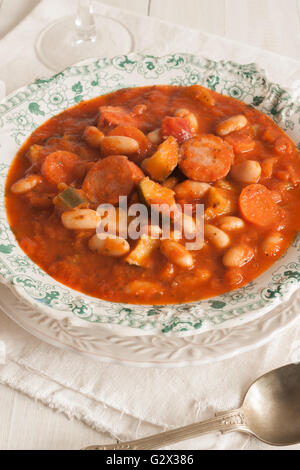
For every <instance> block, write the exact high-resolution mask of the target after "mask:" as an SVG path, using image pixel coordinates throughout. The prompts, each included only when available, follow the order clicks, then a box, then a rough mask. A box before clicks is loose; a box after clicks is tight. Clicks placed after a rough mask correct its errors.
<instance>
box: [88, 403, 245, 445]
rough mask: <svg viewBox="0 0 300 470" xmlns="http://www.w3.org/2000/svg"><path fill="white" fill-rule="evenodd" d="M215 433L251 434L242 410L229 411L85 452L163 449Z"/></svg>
mask: <svg viewBox="0 0 300 470" xmlns="http://www.w3.org/2000/svg"><path fill="white" fill-rule="evenodd" d="M213 431H221V432H223V433H224V432H232V431H244V432H249V431H248V428H247V425H246V420H245V416H244V413H243V411H242V409H239V410H233V411H227V412H225V413H221V414H218V415H217V416H215V417H214V418H211V419H208V420H207V421H203V422H201V423H195V424H190V425H189V426H184V427H182V428H178V429H172V430H171V431H167V432H163V433H160V434H155V435H153V436H149V437H144V438H142V439H137V440H136V441H130V442H119V443H116V444H111V445H103V446H91V447H87V448H86V449H83V450H148V449H161V448H163V447H167V446H169V445H172V444H176V443H177V442H181V441H185V440H188V439H193V438H195V437H198V436H201V435H202V434H207V433H209V432H213Z"/></svg>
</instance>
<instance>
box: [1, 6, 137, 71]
mask: <svg viewBox="0 0 300 470" xmlns="http://www.w3.org/2000/svg"><path fill="white" fill-rule="evenodd" d="M0 1H1V0H0ZM93 3H94V2H93V0H78V7H77V13H76V15H75V16H70V17H65V18H61V19H59V20H57V21H55V22H53V23H51V24H50V25H48V26H47V27H46V28H45V29H44V30H43V31H41V33H40V34H39V36H38V38H37V42H36V51H37V54H38V57H39V59H40V60H41V62H43V63H44V64H45V65H46V66H47V67H48V68H50V69H52V70H54V71H56V72H58V71H60V70H62V69H64V68H66V67H68V66H69V65H72V64H74V63H76V62H79V61H80V60H84V59H87V58H89V57H96V58H98V57H113V56H115V55H119V54H126V53H129V52H131V51H132V49H133V44H134V41H133V37H132V35H131V33H130V31H129V30H128V29H127V28H126V26H124V25H123V24H121V23H120V22H118V21H116V20H114V19H112V18H108V17H106V16H102V15H98V14H95V13H94V5H93Z"/></svg>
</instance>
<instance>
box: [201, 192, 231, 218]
mask: <svg viewBox="0 0 300 470" xmlns="http://www.w3.org/2000/svg"><path fill="white" fill-rule="evenodd" d="M236 206H237V203H236V200H235V193H234V192H232V191H228V190H226V189H221V188H215V187H212V188H211V189H210V190H209V193H208V208H207V209H206V210H205V220H207V221H208V220H212V219H214V218H216V217H219V216H221V215H228V214H232V213H233V212H234V211H235V210H236Z"/></svg>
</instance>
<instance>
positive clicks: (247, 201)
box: [5, 85, 300, 304]
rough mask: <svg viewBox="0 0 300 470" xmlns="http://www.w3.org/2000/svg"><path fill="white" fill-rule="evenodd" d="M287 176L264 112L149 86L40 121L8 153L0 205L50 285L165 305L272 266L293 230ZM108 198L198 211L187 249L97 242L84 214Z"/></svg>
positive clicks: (297, 175)
mask: <svg viewBox="0 0 300 470" xmlns="http://www.w3.org/2000/svg"><path fill="white" fill-rule="evenodd" d="M299 181H300V160H299V154H298V151H297V148H296V146H295V144H294V143H293V142H292V140H291V139H290V138H289V137H288V136H287V135H286V134H285V133H284V132H283V130H281V129H280V128H279V127H278V126H277V125H276V124H275V123H274V122H273V121H272V120H271V119H270V118H269V117H267V116H266V115H264V114H262V113H261V112H259V111H258V110H256V109H254V108H253V107H251V106H248V105H247V104H245V103H242V102H240V101H238V100H235V99H233V98H230V97H227V96H222V95H220V94H218V93H216V92H213V91H210V90H207V89H205V88H202V87H200V86H198V85H195V86H192V87H179V86H153V87H143V88H132V89H123V90H119V91H116V92H114V93H111V94H109V95H105V96H101V97H98V98H95V99H92V100H90V101H86V102H82V103H80V104H78V105H77V106H76V107H73V108H70V109H67V110H66V111H64V112H62V113H61V114H59V115H57V116H55V117H53V118H52V119H50V120H49V121H47V122H45V123H44V124H43V125H42V126H40V127H39V128H38V129H36V130H35V131H34V133H33V134H32V135H31V136H30V137H29V139H28V140H27V141H26V143H25V144H24V145H23V146H22V148H21V149H20V150H19V152H18V154H17V156H16V157H15V159H14V161H13V163H12V165H11V168H10V170H9V174H8V178H7V183H6V196H5V197H6V208H7V214H8V219H9V223H10V226H11V228H12V230H13V232H14V234H15V237H16V239H17V241H18V243H19V245H20V247H21V248H22V249H23V250H24V252H25V253H26V254H27V255H28V256H29V257H30V258H31V259H32V260H33V261H34V262H35V263H36V264H37V265H39V266H40V267H41V268H42V269H43V270H44V271H46V272H47V273H48V274H49V275H50V276H52V277H53V278H55V279H56V280H58V281H59V282H61V283H63V284H65V285H67V286H69V287H71V288H73V289H75V290H77V291H80V292H82V293H85V294H88V295H91V296H94V297H97V298H100V299H105V300H108V301H113V302H126V303H136V304H175V303H183V302H192V301H197V300H200V299H205V298H209V297H215V296H217V295H219V294H222V293H224V292H227V291H230V290H233V289H236V288H238V287H241V286H243V285H245V284H247V283H249V282H250V281H252V280H253V279H255V278H256V277H257V276H259V275H260V274H261V273H263V272H264V271H266V270H267V269H268V268H269V267H270V266H271V265H272V264H273V263H274V262H275V261H276V260H278V258H280V257H281V256H282V255H283V253H284V252H285V251H286V250H287V248H288V247H289V245H290V244H291V242H292V241H293V239H294V237H295V235H296V233H297V231H298V230H299V224H300V222H299V217H298V214H299V209H300V198H299V195H300V194H299V191H300V189H299ZM120 196H127V197H128V199H129V206H130V204H133V203H137V202H141V203H145V204H146V205H147V206H148V207H151V205H152V204H153V203H154V202H157V201H159V202H167V204H169V206H172V204H173V203H174V202H175V203H177V204H179V205H182V206H183V205H184V204H185V203H188V204H192V205H194V206H195V204H197V203H201V204H204V220H205V228H204V244H203V246H202V247H201V249H199V250H196V251H188V250H187V249H186V247H185V243H184V240H180V239H177V238H176V236H175V232H174V233H172V234H171V236H170V239H167V240H159V239H157V240H155V241H154V240H153V239H152V237H151V236H149V235H148V234H145V235H144V237H143V238H142V239H140V240H131V239H130V238H127V239H126V238H124V237H122V236H121V235H120V234H119V235H118V236H117V238H114V239H113V238H111V239H107V240H104V241H103V240H102V241H99V239H97V235H96V226H97V223H99V220H98V216H97V213H96V209H97V207H98V205H99V204H102V203H109V204H113V205H114V206H115V207H117V206H118V199H119V197H120ZM119 213H120V212H119ZM190 222H191V223H193V221H192V220H191V221H190ZM157 230H158V231H159V227H157ZM108 238H109V237H108Z"/></svg>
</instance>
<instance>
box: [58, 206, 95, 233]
mask: <svg viewBox="0 0 300 470" xmlns="http://www.w3.org/2000/svg"><path fill="white" fill-rule="evenodd" d="M61 220H62V223H63V226H64V227H66V228H67V229H69V230H93V229H96V228H97V226H98V224H99V221H100V217H99V215H98V214H97V212H96V211H93V210H92V209H74V210H72V211H66V212H64V213H63V214H62V216H61Z"/></svg>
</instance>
